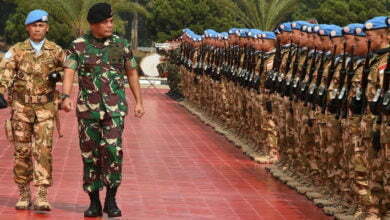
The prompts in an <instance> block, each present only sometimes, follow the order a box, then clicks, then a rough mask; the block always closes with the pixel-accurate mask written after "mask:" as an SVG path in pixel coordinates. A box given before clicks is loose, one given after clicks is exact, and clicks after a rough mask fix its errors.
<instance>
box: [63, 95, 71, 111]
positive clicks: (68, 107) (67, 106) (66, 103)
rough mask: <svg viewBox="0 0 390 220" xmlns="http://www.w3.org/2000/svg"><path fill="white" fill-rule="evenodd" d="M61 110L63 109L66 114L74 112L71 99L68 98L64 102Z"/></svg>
mask: <svg viewBox="0 0 390 220" xmlns="http://www.w3.org/2000/svg"><path fill="white" fill-rule="evenodd" d="M61 109H63V110H64V111H65V112H70V111H71V110H73V102H72V101H71V100H70V98H66V99H64V100H63V101H62V103H61Z"/></svg>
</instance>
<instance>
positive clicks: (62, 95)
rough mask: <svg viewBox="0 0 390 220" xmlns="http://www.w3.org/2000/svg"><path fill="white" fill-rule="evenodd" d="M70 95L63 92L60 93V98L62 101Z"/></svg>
mask: <svg viewBox="0 0 390 220" xmlns="http://www.w3.org/2000/svg"><path fill="white" fill-rule="evenodd" d="M69 97H70V96H69V95H68V94H65V93H60V99H61V100H62V101H63V100H65V99H66V98H69Z"/></svg>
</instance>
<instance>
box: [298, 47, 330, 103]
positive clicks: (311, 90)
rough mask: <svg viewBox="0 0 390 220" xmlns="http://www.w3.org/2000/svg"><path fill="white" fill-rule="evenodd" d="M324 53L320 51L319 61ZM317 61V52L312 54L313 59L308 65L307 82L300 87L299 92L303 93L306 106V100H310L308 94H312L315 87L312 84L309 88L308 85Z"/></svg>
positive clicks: (311, 79)
mask: <svg viewBox="0 0 390 220" xmlns="http://www.w3.org/2000/svg"><path fill="white" fill-rule="evenodd" d="M324 54H325V53H322V54H321V57H319V59H321V61H322V60H323V57H324ZM317 61H318V59H317V54H313V60H312V63H311V66H310V72H309V79H308V80H307V82H305V83H304V85H303V86H304V87H303V88H301V92H302V94H303V99H304V100H305V103H304V106H307V104H308V102H311V99H310V98H311V97H310V95H311V94H313V92H314V89H315V88H314V86H312V87H310V89H309V86H310V85H311V82H312V81H313V78H314V71H315V70H316V64H317ZM309 90H310V91H309Z"/></svg>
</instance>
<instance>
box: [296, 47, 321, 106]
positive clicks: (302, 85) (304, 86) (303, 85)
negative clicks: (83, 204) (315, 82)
mask: <svg viewBox="0 0 390 220" xmlns="http://www.w3.org/2000/svg"><path fill="white" fill-rule="evenodd" d="M308 57H309V54H308ZM316 57H317V48H316V47H315V48H314V52H313V54H312V56H311V66H310V70H309V72H311V69H312V68H313V66H314V65H315V63H316ZM306 61H307V62H306V65H304V66H303V69H302V73H301V78H300V82H301V83H300V86H299V94H298V96H299V99H300V100H301V101H305V98H306V92H307V88H308V87H309V84H308V83H307V81H306V82H304V80H305V78H306V75H307V74H308V73H309V72H308V68H307V66H308V65H307V63H308V62H309V58H308V59H307V60H306Z"/></svg>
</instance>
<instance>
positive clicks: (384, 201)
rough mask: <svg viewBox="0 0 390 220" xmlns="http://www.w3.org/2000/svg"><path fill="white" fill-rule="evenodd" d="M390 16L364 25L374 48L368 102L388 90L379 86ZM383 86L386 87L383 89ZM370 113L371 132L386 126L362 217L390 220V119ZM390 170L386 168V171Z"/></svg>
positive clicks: (370, 171) (372, 162) (372, 160)
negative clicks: (380, 119)
mask: <svg viewBox="0 0 390 220" xmlns="http://www.w3.org/2000/svg"><path fill="white" fill-rule="evenodd" d="M389 19H390V18H389V16H379V17H374V18H372V19H369V20H368V21H366V22H365V24H364V31H365V33H366V35H367V39H368V40H370V41H371V49H372V51H373V55H372V60H371V61H370V73H369V79H370V83H369V85H368V88H367V99H368V101H369V102H375V96H376V94H377V93H380V94H383V93H386V92H388V91H380V90H379V89H380V88H381V87H382V86H383V85H384V84H383V81H384V80H385V78H384V77H385V71H384V70H385V69H386V66H387V65H389V64H388V63H387V61H388V57H389V56H390V49H389V48H390V43H389V42H390V21H389ZM382 89H383V88H382ZM371 113H372V112H370V114H367V115H368V116H370V117H371V118H374V121H373V120H369V119H368V118H363V119H366V120H364V121H365V122H369V123H372V124H373V127H370V128H369V131H370V132H371V133H373V134H378V133H380V132H379V128H380V126H383V125H384V127H383V129H382V131H381V138H380V142H381V145H382V147H381V149H379V150H377V153H376V156H375V157H373V158H367V162H368V163H369V164H370V166H367V167H365V168H367V176H368V183H369V184H368V188H369V189H368V195H369V196H370V197H369V199H368V202H367V203H366V204H364V205H365V206H364V207H363V213H362V216H366V215H367V214H368V216H370V217H373V218H372V219H374V218H375V217H376V218H377V219H379V217H380V214H382V213H383V215H384V216H382V219H390V175H383V174H384V173H386V172H389V171H388V168H389V167H386V163H388V162H385V161H386V160H387V161H388V157H389V154H388V152H387V153H386V150H385V149H387V150H388V149H390V139H389V138H387V137H389V136H390V129H389V128H388V126H389V121H390V118H389V117H388V116H385V118H383V119H382V123H381V124H379V118H378V116H376V115H373V114H371ZM363 144H365V145H369V143H368V141H367V142H365V143H362V145H363ZM386 169H387V170H386Z"/></svg>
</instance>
